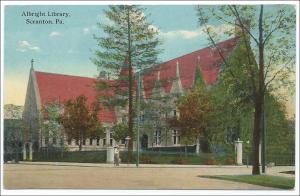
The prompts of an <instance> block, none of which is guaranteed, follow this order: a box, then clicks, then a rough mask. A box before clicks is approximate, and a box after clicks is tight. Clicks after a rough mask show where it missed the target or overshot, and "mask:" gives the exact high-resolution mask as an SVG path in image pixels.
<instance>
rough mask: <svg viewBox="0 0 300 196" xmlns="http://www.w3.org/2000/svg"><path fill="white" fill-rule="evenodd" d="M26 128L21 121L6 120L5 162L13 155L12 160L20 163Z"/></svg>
mask: <svg viewBox="0 0 300 196" xmlns="http://www.w3.org/2000/svg"><path fill="white" fill-rule="evenodd" d="M25 128H26V126H25V124H24V122H23V121H22V120H21V119H4V139H3V141H4V161H5V162H6V161H7V160H8V159H9V158H8V156H9V155H11V157H10V158H11V159H14V160H15V161H16V162H18V161H19V153H20V152H22V151H21V149H22V145H23V137H24V134H23V133H24V130H25Z"/></svg>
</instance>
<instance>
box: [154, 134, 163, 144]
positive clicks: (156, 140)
mask: <svg viewBox="0 0 300 196" xmlns="http://www.w3.org/2000/svg"><path fill="white" fill-rule="evenodd" d="M160 142H161V131H160V130H157V131H154V144H155V145H160Z"/></svg>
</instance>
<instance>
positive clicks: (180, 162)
mask: <svg viewBox="0 0 300 196" xmlns="http://www.w3.org/2000/svg"><path fill="white" fill-rule="evenodd" d="M172 164H179V165H185V164H187V160H186V159H183V158H181V157H177V158H175V159H174V160H172Z"/></svg>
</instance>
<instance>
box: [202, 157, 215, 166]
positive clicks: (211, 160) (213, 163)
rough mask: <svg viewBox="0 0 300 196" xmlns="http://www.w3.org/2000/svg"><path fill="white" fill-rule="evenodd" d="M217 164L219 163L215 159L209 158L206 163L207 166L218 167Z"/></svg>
mask: <svg viewBox="0 0 300 196" xmlns="http://www.w3.org/2000/svg"><path fill="white" fill-rule="evenodd" d="M216 164H217V161H216V159H215V158H214V157H208V158H207V160H206V162H205V165H216Z"/></svg>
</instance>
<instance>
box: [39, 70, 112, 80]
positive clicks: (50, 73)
mask: <svg viewBox="0 0 300 196" xmlns="http://www.w3.org/2000/svg"><path fill="white" fill-rule="evenodd" d="M34 72H35V73H43V74H49V75H59V76H67V77H75V78H85V79H91V80H96V81H97V80H98V79H97V78H92V77H87V76H76V75H69V74H61V73H53V72H44V71H34ZM100 81H103V79H101V80H100ZM104 81H108V82H113V81H116V80H104Z"/></svg>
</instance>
